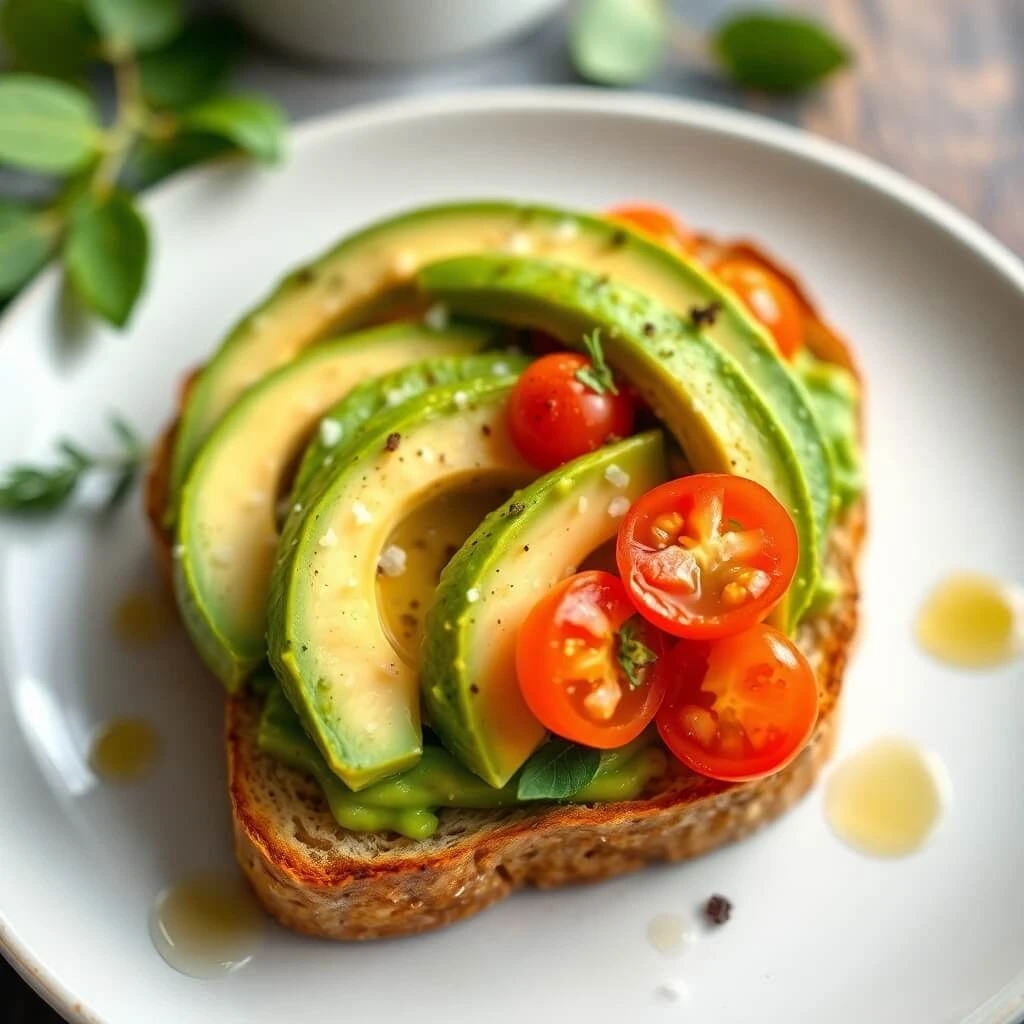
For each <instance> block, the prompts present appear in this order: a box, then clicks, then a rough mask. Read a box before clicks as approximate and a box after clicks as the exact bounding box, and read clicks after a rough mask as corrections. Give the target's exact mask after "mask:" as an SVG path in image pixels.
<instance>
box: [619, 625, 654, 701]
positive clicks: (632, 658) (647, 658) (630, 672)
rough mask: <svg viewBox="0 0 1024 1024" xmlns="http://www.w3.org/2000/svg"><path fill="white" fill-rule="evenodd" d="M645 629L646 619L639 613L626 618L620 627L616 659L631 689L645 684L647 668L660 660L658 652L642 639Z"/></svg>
mask: <svg viewBox="0 0 1024 1024" xmlns="http://www.w3.org/2000/svg"><path fill="white" fill-rule="evenodd" d="M643 629H644V620H643V619H642V618H641V617H640V616H639V615H634V616H632V618H629V619H626V621H625V622H624V623H623V624H622V625H621V626H620V627H619V633H618V644H617V645H616V646H617V650H616V659H617V660H618V662H619V665H620V666H621V668H622V671H623V673H624V674H625V676H626V679H627V680H628V681H629V688H630V689H631V690H637V689H639V688H640V687H641V686H643V684H644V682H645V680H646V679H647V669H648V668H650V666H651V665H653V664H654V663H655V662H656V661H657V660H658V654H657V652H656V651H653V650H651V648H650V647H648V646H647V644H645V643H644V642H643V640H642V639H641V637H642V634H643Z"/></svg>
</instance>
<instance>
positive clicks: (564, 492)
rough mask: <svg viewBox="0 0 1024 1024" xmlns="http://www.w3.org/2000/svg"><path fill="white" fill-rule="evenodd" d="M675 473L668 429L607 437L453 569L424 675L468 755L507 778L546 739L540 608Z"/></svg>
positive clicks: (429, 707)
mask: <svg viewBox="0 0 1024 1024" xmlns="http://www.w3.org/2000/svg"><path fill="white" fill-rule="evenodd" d="M667 479H668V469H667V467H666V463H665V445H664V439H663V436H662V433H661V431H651V432H649V433H646V434H638V435H637V436H635V437H630V438H627V439H626V440H625V441H620V442H619V443H617V444H613V445H609V446H608V447H605V448H601V449H599V450H598V451H596V452H591V453H590V454H589V455H584V456H582V457H581V458H579V459H575V460H574V461H572V462H570V463H568V464H567V465H565V466H562V467H560V468H559V469H556V470H554V471H553V472H551V473H548V474H547V475H546V476H543V477H541V478H540V479H539V480H536V481H534V482H533V483H532V484H530V485H529V486H528V487H526V488H524V489H523V490H521V491H519V492H518V493H516V494H514V495H513V496H512V498H511V499H510V500H509V501H508V502H507V503H506V504H505V505H503V506H502V507H501V508H499V509H496V510H495V511H494V512H492V513H491V514H490V515H489V516H487V518H486V519H485V520H484V521H483V522H482V523H481V524H480V526H479V528H478V529H477V530H476V531H475V532H474V533H473V534H471V535H470V537H469V539H468V540H467V541H466V543H465V544H464V545H463V546H462V547H461V548H460V549H459V551H458V552H457V553H456V555H455V556H454V557H453V558H452V560H451V561H450V562H449V563H448V566H447V568H446V569H445V570H444V572H443V573H442V574H441V583H440V586H439V587H438V588H437V593H436V595H435V597H434V603H433V604H432V605H431V608H430V611H429V612H428V614H427V623H426V632H425V639H424V646H423V661H422V668H421V671H420V685H421V687H422V691H423V700H424V706H425V707H426V711H427V715H428V717H429V720H430V725H431V728H433V729H434V731H435V732H436V733H437V734H438V735H439V736H440V737H441V740H442V742H443V743H444V745H445V746H446V747H448V749H449V750H451V751H452V752H453V753H454V754H455V755H456V756H457V757H458V758H459V760H460V761H462V763H463V764H465V765H466V766H467V767H468V768H471V769H472V770H473V771H474V772H476V773H477V775H479V776H480V778H482V779H483V780H484V781H485V782H489V783H490V784H491V785H492V786H497V787H501V786H504V785H505V784H506V783H507V782H508V780H509V779H510V778H512V776H513V775H514V774H515V773H516V772H517V771H518V770H519V768H520V767H522V765H523V763H524V762H525V761H526V759H527V758H528V757H529V756H530V754H531V753H532V752H533V750H534V748H535V747H536V746H537V745H538V744H539V743H540V742H541V740H543V739H544V735H545V730H544V726H543V725H541V724H540V722H538V721H537V719H536V718H534V717H533V715H532V713H531V712H530V710H529V708H528V707H527V706H526V702H525V701H524V700H523V698H522V695H521V693H520V692H519V684H518V682H517V679H516V654H515V652H516V637H517V636H518V633H519V627H520V626H521V625H522V623H523V620H524V619H525V618H526V616H527V614H529V611H530V609H531V608H532V607H533V606H534V605H535V604H536V603H537V601H538V600H540V598H541V597H542V596H543V595H544V594H545V593H547V591H549V590H550V589H551V588H552V587H553V586H554V585H555V584H556V583H557V582H558V581H559V580H561V579H564V578H565V577H566V576H570V575H572V573H574V572H575V571H576V569H577V568H578V567H579V565H580V563H581V562H582V561H583V560H584V559H585V558H586V557H587V556H588V555H589V554H591V552H593V551H595V550H596V549H597V548H599V547H600V546H601V545H602V544H605V543H606V542H607V541H609V540H611V539H612V538H613V537H615V535H616V533H617V532H618V528H619V523H620V522H621V520H622V516H623V515H624V514H625V512H626V509H628V508H629V505H630V503H631V502H633V501H635V500H636V499H637V498H639V497H640V496H641V495H642V494H645V493H646V492H647V491H649V490H650V489H651V488H652V487H656V486H657V485H658V484H661V483H664V482H665V480H667Z"/></svg>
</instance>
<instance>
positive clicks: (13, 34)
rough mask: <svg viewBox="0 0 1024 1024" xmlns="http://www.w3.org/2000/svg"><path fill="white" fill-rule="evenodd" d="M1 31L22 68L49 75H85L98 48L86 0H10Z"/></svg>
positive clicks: (2, 14)
mask: <svg viewBox="0 0 1024 1024" xmlns="http://www.w3.org/2000/svg"><path fill="white" fill-rule="evenodd" d="M0 33H2V34H3V38H4V41H5V42H6V43H7V46H8V47H9V48H10V51H11V53H12V54H13V55H14V57H15V60H16V61H17V64H18V67H19V68H21V69H23V70H25V71H38V72H40V73H42V74H48V75H78V74H81V73H82V72H83V71H85V70H86V68H88V66H89V64H90V63H91V61H92V59H93V54H94V52H95V48H96V33H95V32H94V31H93V28H92V26H91V25H90V24H89V19H88V18H86V16H85V10H84V8H83V6H82V0H7V3H6V4H5V5H4V7H3V10H2V11H0Z"/></svg>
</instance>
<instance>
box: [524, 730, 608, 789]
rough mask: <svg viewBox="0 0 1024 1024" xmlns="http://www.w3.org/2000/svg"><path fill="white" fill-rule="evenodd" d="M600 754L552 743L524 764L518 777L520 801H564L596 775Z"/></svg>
mask: <svg viewBox="0 0 1024 1024" xmlns="http://www.w3.org/2000/svg"><path fill="white" fill-rule="evenodd" d="M600 764H601V754H600V752H599V751H597V750H593V749H592V748H591V747H581V746H579V745H578V744H576V743H569V742H567V741H566V740H562V739H557V738H556V739H551V740H549V741H548V742H547V743H545V744H544V746H542V747H541V748H540V749H539V750H538V751H537V752H536V753H535V754H534V755H533V756H532V757H531V758H530V760H529V761H527V762H526V765H525V766H524V768H523V771H522V774H521V775H520V776H519V788H518V790H517V795H518V797H519V799H520V800H567V799H568V798H569V797H571V796H574V795H575V794H576V793H578V792H579V791H580V790H581V789H583V787H584V786H586V785H588V784H589V783H590V782H591V781H592V780H593V778H594V776H595V775H596V774H597V769H598V767H599V766H600Z"/></svg>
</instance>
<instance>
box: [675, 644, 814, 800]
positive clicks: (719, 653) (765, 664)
mask: <svg viewBox="0 0 1024 1024" xmlns="http://www.w3.org/2000/svg"><path fill="white" fill-rule="evenodd" d="M656 674H657V675H663V676H665V677H666V679H665V685H666V686H667V687H668V689H669V696H668V697H667V698H666V699H665V702H664V703H663V704H662V706H661V710H660V711H659V712H658V732H660V733H661V738H662V739H663V740H664V741H665V744H666V745H667V746H668V748H669V750H671V751H672V753H673V754H675V756H676V757H678V758H679V760H680V761H682V762H683V764H685V765H686V766H687V768H691V769H692V770H693V771H695V772H699V773H700V774H701V775H707V776H709V777H710V778H712V779H722V780H723V781H725V782H743V781H745V780H747V779H759V778H761V777H762V776H765V775H771V774H772V773H773V772H777V771H779V769H780V768H784V767H785V766H786V765H787V764H789V762H790V761H792V760H793V758H794V757H796V755H797V754H799V753H800V751H801V750H802V749H803V747H804V744H806V743H807V741H808V740H809V739H810V737H811V733H812V732H813V730H814V723H815V721H816V720H817V717H818V683H817V680H816V679H815V677H814V670H813V669H812V668H811V666H810V665H809V664H808V663H807V659H806V658H805V657H804V656H803V654H802V653H801V652H800V649H799V648H798V647H797V646H796V644H794V643H793V642H792V641H791V640H789V639H787V638H786V637H785V636H784V635H783V634H782V633H780V632H779V631H778V630H776V629H772V628H771V627H770V626H764V625H758V626H753V627H752V628H750V629H748V630H746V631H745V632H743V633H737V634H735V635H734V636H728V637H725V639H723V640H716V641H715V642H714V643H710V644H706V643H693V642H691V641H688V640H681V641H680V642H679V643H678V644H676V646H675V647H674V648H673V649H672V650H671V651H670V652H669V654H667V655H666V656H665V657H664V658H662V659H661V660H660V661H659V663H658V668H657V669H656Z"/></svg>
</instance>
